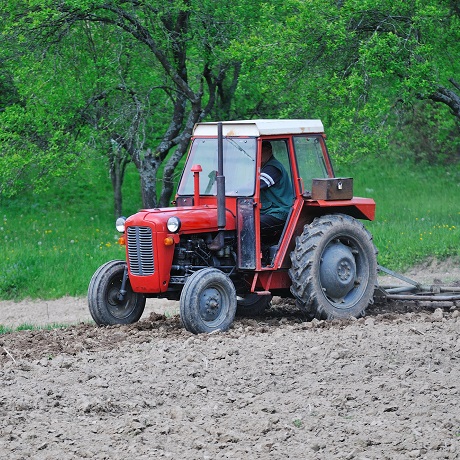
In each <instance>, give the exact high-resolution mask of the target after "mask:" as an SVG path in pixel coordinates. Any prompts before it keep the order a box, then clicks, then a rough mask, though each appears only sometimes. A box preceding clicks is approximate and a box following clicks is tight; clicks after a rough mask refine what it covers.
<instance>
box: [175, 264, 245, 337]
mask: <svg viewBox="0 0 460 460" xmlns="http://www.w3.org/2000/svg"><path fill="white" fill-rule="evenodd" d="M235 313H236V291H235V286H234V285H233V283H232V281H231V280H230V278H229V277H228V276H227V275H226V274H225V273H223V272H221V271H220V270H217V269H216V268H203V269H202V270H199V271H197V272H195V273H194V274H193V275H192V276H190V278H189V279H188V280H187V282H186V283H185V286H184V288H183V289H182V293H181V296H180V317H181V321H182V324H183V325H184V327H185V329H187V330H188V331H190V332H193V333H194V334H199V333H202V332H206V333H210V332H214V331H218V330H220V331H226V330H227V329H229V328H230V326H231V325H232V323H233V320H234V318H235Z"/></svg>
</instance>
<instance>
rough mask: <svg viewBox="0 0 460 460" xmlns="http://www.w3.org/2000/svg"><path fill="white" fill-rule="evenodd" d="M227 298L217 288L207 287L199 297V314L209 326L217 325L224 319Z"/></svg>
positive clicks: (221, 290) (222, 291)
mask: <svg viewBox="0 0 460 460" xmlns="http://www.w3.org/2000/svg"><path fill="white" fill-rule="evenodd" d="M228 301H229V299H228V296H227V295H226V293H225V292H224V290H223V289H221V288H219V287H218V286H209V287H207V288H206V289H204V290H203V291H202V292H201V294H200V296H199V305H198V308H199V314H200V317H201V319H202V320H203V321H204V322H205V323H206V324H207V325H208V326H209V327H213V326H216V325H219V324H220V323H221V322H222V321H223V320H224V319H225V317H226V314H227V310H228V308H227V305H228Z"/></svg>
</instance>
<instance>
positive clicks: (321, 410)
mask: <svg viewBox="0 0 460 460" xmlns="http://www.w3.org/2000/svg"><path fill="white" fill-rule="evenodd" d="M408 275H409V276H412V277H414V278H415V277H416V279H418V280H421V281H422V282H426V283H433V282H444V283H449V284H454V285H457V286H459V285H460V268H459V267H458V265H456V264H452V263H444V264H441V265H438V264H435V265H431V266H424V267H418V268H417V269H414V270H413V271H412V272H410V273H408ZM384 283H385V280H382V281H381V284H384ZM177 309H178V308H177V304H176V303H175V302H165V301H156V302H154V301H149V303H148V308H147V311H146V313H145V315H144V317H143V318H142V321H140V322H139V323H137V324H135V325H131V326H122V327H109V328H97V327H95V326H94V325H92V324H91V323H89V322H87V321H88V320H89V314H88V312H87V307H86V301H85V299H74V298H66V299H60V300H58V301H53V302H37V301H29V302H21V303H16V304H15V303H12V302H0V324H3V325H18V324H23V323H32V324H46V323H53V322H54V323H60V324H63V323H78V322H81V321H84V323H81V324H77V325H76V326H72V327H69V328H66V329H57V330H52V331H33V332H32V331H23V332H16V333H12V334H6V335H3V336H0V384H1V392H0V416H1V418H0V458H1V459H8V460H12V459H25V458H33V459H51V460H57V459H81V458H92V459H127V458H130V459H156V458H173V459H185V460H188V459H228V458H232V459H288V458H289V459H360V460H365V459H391V460H394V459H411V458H420V459H430V460H431V459H458V458H460V408H459V403H460V385H459V381H460V304H459V307H457V308H449V307H445V308H443V309H440V308H438V309H423V308H420V307H418V306H417V305H415V304H414V303H412V304H411V303H399V304H395V303H389V304H385V305H377V306H373V307H370V308H369V309H368V314H367V316H366V317H365V318H361V319H358V320H346V321H332V322H324V321H317V320H314V321H312V322H306V321H304V319H303V317H302V315H301V314H300V312H299V311H297V310H296V308H295V307H294V305H293V304H292V303H289V302H285V301H281V300H279V299H276V300H275V302H274V304H273V306H272V308H271V309H270V310H269V311H268V312H267V315H266V316H265V317H263V318H255V319H244V320H243V319H238V320H237V321H235V323H234V327H233V328H232V329H231V330H230V331H229V332H227V333H218V334H211V335H199V336H194V335H192V334H190V333H188V332H186V331H185V330H184V329H183V328H182V327H181V325H180V321H179V319H178V317H177V316H175V315H174V313H175V312H177ZM162 313H166V316H165V315H163V314H162Z"/></svg>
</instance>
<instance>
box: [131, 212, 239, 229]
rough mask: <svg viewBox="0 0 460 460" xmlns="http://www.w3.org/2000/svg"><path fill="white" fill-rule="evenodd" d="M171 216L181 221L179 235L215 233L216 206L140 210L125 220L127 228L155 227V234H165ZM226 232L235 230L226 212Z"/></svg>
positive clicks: (233, 218)
mask: <svg viewBox="0 0 460 460" xmlns="http://www.w3.org/2000/svg"><path fill="white" fill-rule="evenodd" d="M172 216H176V217H178V218H179V219H180V221H181V228H180V231H179V233H180V234H182V233H196V232H197V231H199V232H207V231H208V232H215V231H217V230H218V226H217V206H213V205H203V206H193V207H189V206H181V207H171V208H154V209H142V210H141V211H139V212H138V213H136V214H133V215H132V216H130V217H128V219H127V220H126V225H127V226H142V225H149V226H152V225H154V226H155V229H156V231H157V232H161V231H163V232H166V233H168V229H167V228H166V223H167V222H168V219H169V218H170V217H172ZM226 218H227V220H226V222H227V225H226V230H234V229H235V228H236V219H235V216H234V214H233V213H232V212H231V211H229V210H228V209H227V210H226Z"/></svg>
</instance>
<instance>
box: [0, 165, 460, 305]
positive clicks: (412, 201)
mask: <svg viewBox="0 0 460 460" xmlns="http://www.w3.org/2000/svg"><path fill="white" fill-rule="evenodd" d="M337 169H338V170H337V174H338V175H343V176H353V177H354V184H355V194H356V195H358V196H369V197H371V198H374V199H375V201H376V203H377V216H376V220H375V221H374V222H365V225H366V227H367V228H368V229H369V230H370V231H371V233H372V234H373V236H374V241H375V243H376V246H377V247H378V249H379V256H378V260H379V263H380V264H381V265H383V266H387V267H388V268H391V269H395V270H403V269H405V268H407V267H410V266H412V265H413V264H415V263H417V262H420V261H423V260H425V259H427V258H430V257H437V258H440V259H442V258H444V257H449V256H456V257H459V256H460V251H459V248H460V213H459V209H458V206H457V203H458V202H459V201H460V173H459V172H458V171H457V170H456V171H451V170H450V169H449V168H443V167H430V168H427V167H425V166H423V165H415V164H413V163H411V162H409V161H405V162H401V161H400V160H392V161H387V160H380V161H376V160H375V159H373V158H371V157H369V158H367V159H365V160H363V161H361V162H359V163H357V164H347V165H342V166H340V167H339V168H337ZM50 185H51V187H50V189H49V190H48V192H46V193H45V192H43V193H41V194H35V195H34V194H32V193H30V192H29V193H27V194H24V195H21V196H18V197H15V198H12V199H8V200H5V199H4V200H2V201H1V202H0V245H1V247H2V256H3V257H2V258H1V259H0V298H2V299H18V300H19V299H23V298H25V297H31V298H44V299H47V298H59V297H62V296H64V295H73V296H84V295H86V291H87V287H88V284H89V280H90V279H91V276H92V275H93V273H94V272H95V270H96V269H97V268H98V267H99V266H100V265H102V264H103V263H105V262H107V261H108V260H112V259H124V258H125V251H124V248H122V247H120V246H119V245H118V244H117V238H118V236H119V235H118V233H117V232H116V231H115V228H114V221H113V217H112V216H113V214H112V198H111V190H110V185H109V184H108V182H107V180H106V173H105V171H104V167H103V164H101V163H99V162H98V161H96V160H93V161H92V162H90V163H88V164H87V166H86V168H85V169H84V170H81V171H80V172H79V173H78V174H77V175H76V177H75V178H73V179H65V180H64V179H63V180H61V179H59V178H58V179H54V181H53V184H50ZM124 187H125V189H124V191H125V196H126V198H127V199H126V203H125V205H126V212H127V215H129V214H132V213H135V212H136V211H137V210H138V209H139V208H140V207H141V199H140V195H139V186H138V178H137V173H136V170H135V168H133V167H132V165H131V166H130V168H129V169H128V172H127V176H126V181H125V185H124Z"/></svg>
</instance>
